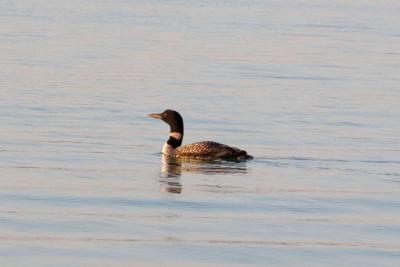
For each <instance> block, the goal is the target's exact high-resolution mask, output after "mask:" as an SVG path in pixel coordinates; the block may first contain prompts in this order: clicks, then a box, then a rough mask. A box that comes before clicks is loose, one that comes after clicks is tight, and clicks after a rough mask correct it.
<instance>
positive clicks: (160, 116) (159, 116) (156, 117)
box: [147, 113, 162, 119]
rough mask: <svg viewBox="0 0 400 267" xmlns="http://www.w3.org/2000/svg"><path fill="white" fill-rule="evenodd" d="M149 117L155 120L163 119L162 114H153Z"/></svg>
mask: <svg viewBox="0 0 400 267" xmlns="http://www.w3.org/2000/svg"><path fill="white" fill-rule="evenodd" d="M147 116H149V117H152V118H154V119H161V118H162V113H152V114H148V115H147Z"/></svg>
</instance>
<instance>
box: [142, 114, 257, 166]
mask: <svg viewBox="0 0 400 267" xmlns="http://www.w3.org/2000/svg"><path fill="white" fill-rule="evenodd" d="M148 116H149V117H152V118H155V119H160V120H162V121H164V122H165V123H167V124H168V125H169V126H170V132H169V139H168V141H167V142H166V143H165V144H164V145H163V148H162V153H163V154H164V155H167V156H171V157H175V158H195V159H232V160H246V159H251V158H252V156H250V155H248V154H247V152H246V151H245V150H241V149H239V148H236V147H231V146H227V145H224V144H220V143H217V142H213V141H202V142H196V143H193V144H189V145H183V146H182V140H183V132H184V131H183V119H182V116H181V115H180V114H179V113H178V112H177V111H175V110H171V109H167V110H165V111H164V112H162V113H153V114H149V115H148Z"/></svg>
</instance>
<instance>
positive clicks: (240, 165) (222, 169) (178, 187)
mask: <svg viewBox="0 0 400 267" xmlns="http://www.w3.org/2000/svg"><path fill="white" fill-rule="evenodd" d="M161 162H162V165H161V177H160V188H161V189H160V190H161V191H162V192H169V193H178V194H180V193H181V192H182V184H181V174H182V173H186V172H188V173H189V172H192V173H202V174H237V173H242V174H244V173H246V172H247V166H246V162H245V161H225V160H204V159H185V158H173V157H169V156H166V155H163V154H162V155H161Z"/></svg>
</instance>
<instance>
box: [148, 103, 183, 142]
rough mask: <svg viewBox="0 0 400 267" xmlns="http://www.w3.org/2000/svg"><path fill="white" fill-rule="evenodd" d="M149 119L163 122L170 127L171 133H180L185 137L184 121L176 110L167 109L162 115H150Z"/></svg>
mask: <svg viewBox="0 0 400 267" xmlns="http://www.w3.org/2000/svg"><path fill="white" fill-rule="evenodd" d="M149 117H152V118H155V119H160V120H163V121H164V122H165V123H167V124H168V125H169V126H170V132H178V133H180V134H182V136H183V119H182V117H181V115H180V114H179V113H178V112H176V111H175V110H172V109H166V110H165V111H164V112H162V113H154V114H149Z"/></svg>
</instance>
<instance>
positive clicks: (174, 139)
mask: <svg viewBox="0 0 400 267" xmlns="http://www.w3.org/2000/svg"><path fill="white" fill-rule="evenodd" d="M182 139H183V134H182V133H180V132H170V133H169V139H168V141H167V142H166V143H165V144H164V146H163V149H162V153H163V154H165V155H170V156H172V155H174V153H175V149H176V148H177V147H180V146H181V144H182Z"/></svg>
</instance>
